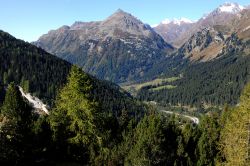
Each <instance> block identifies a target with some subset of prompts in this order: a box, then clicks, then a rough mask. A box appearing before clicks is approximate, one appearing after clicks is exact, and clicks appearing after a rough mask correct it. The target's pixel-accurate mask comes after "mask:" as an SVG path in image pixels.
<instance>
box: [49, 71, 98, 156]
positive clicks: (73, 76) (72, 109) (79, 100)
mask: <svg viewBox="0 0 250 166" xmlns="http://www.w3.org/2000/svg"><path fill="white" fill-rule="evenodd" d="M91 88H92V87H91V84H90V80H89V77H88V76H87V75H86V74H84V73H83V72H82V70H81V69H80V68H77V67H75V66H73V67H72V70H71V72H70V75H69V78H68V83H67V84H66V86H65V87H64V88H63V89H62V90H61V91H60V93H59V96H58V98H57V101H56V106H55V109H54V110H53V111H52V114H51V116H50V125H51V129H52V131H53V132H54V138H55V140H56V141H65V142H63V143H69V144H71V145H73V146H79V145H80V146H82V147H83V148H86V149H85V150H87V151H88V152H87V153H88V154H89V153H95V150H98V149H99V148H100V147H101V145H102V138H101V137H100V133H99V130H98V126H97V123H101V120H100V118H99V114H98V107H97V103H95V102H94V101H92V100H91V98H90V91H91ZM96 148H97V149H96ZM71 153H74V152H73V151H71ZM81 153H82V154H75V155H76V156H75V158H77V159H81V160H82V159H83V158H82V157H83V156H81V155H83V154H84V152H81ZM85 153H86V152H85ZM89 155H91V156H93V155H94V154H89ZM85 160H86V159H85Z"/></svg>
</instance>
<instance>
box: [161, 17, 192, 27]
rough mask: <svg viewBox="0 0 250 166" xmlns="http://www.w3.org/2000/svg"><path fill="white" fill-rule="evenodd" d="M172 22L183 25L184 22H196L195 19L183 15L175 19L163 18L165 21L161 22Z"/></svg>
mask: <svg viewBox="0 0 250 166" xmlns="http://www.w3.org/2000/svg"><path fill="white" fill-rule="evenodd" d="M170 23H172V24H176V25H181V24H183V23H189V24H191V23H194V21H192V20H189V19H187V18H184V17H182V18H180V19H176V18H174V19H172V20H170V19H165V20H163V21H162V22H161V24H170Z"/></svg>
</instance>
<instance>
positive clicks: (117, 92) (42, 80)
mask: <svg viewBox="0 0 250 166" xmlns="http://www.w3.org/2000/svg"><path fill="white" fill-rule="evenodd" d="M0 64H1V65H0V83H1V85H4V86H5V87H6V86H7V85H8V84H9V83H10V82H15V83H16V84H17V85H20V86H21V87H23V88H24V90H25V91H26V92H31V93H32V94H33V95H34V96H36V97H39V98H40V99H42V100H43V101H45V102H46V103H48V104H49V105H51V104H53V103H54V100H55V98H56V94H57V91H58V90H59V89H61V88H62V86H63V85H64V84H65V83H66V80H67V76H68V74H69V71H70V69H71V67H72V65H71V64H70V63H68V62H66V61H64V60H61V59H59V58H57V57H55V56H54V55H51V54H49V53H47V52H45V51H44V50H42V49H40V48H37V47H35V46H33V45H31V44H29V43H26V42H24V41H22V40H18V39H16V38H14V37H13V36H11V35H9V34H8V33H6V32H3V31H1V32H0ZM83 73H84V72H83ZM86 75H87V78H88V81H89V82H91V85H92V86H93V90H92V92H91V96H92V98H94V99H95V100H96V101H100V107H101V108H102V109H103V110H105V111H107V112H110V113H115V114H116V115H119V114H120V113H121V110H123V109H126V110H128V111H129V112H131V114H133V115H134V114H136V112H138V115H139V114H140V111H144V108H143V106H142V105H140V103H137V102H136V101H135V100H134V99H133V98H132V97H131V96H130V95H129V94H128V93H126V92H125V91H123V90H122V89H121V88H120V87H119V86H117V85H115V84H113V83H110V82H107V81H101V80H98V79H96V78H95V77H93V76H90V75H88V74H86ZM1 89H3V88H0V94H3V92H2V90H1ZM2 99H3V96H2V95H1V96H0V101H2Z"/></svg>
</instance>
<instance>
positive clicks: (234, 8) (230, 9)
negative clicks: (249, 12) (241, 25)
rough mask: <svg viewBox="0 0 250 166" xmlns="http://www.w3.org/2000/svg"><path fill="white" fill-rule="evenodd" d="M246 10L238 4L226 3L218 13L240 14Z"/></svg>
mask: <svg viewBox="0 0 250 166" xmlns="http://www.w3.org/2000/svg"><path fill="white" fill-rule="evenodd" d="M243 9H245V8H244V7H243V6H241V5H239V4H237V3H228V2H227V3H224V4H223V5H221V6H220V7H219V8H218V11H220V12H225V13H239V12H240V11H242V10H243Z"/></svg>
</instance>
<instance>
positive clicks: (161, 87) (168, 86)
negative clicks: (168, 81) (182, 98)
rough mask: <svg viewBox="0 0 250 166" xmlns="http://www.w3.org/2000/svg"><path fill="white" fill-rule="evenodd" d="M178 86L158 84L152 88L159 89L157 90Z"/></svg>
mask: <svg viewBox="0 0 250 166" xmlns="http://www.w3.org/2000/svg"><path fill="white" fill-rule="evenodd" d="M176 87H177V86H174V85H162V86H158V87H156V88H152V89H150V90H153V91H157V90H162V89H174V88H176Z"/></svg>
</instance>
